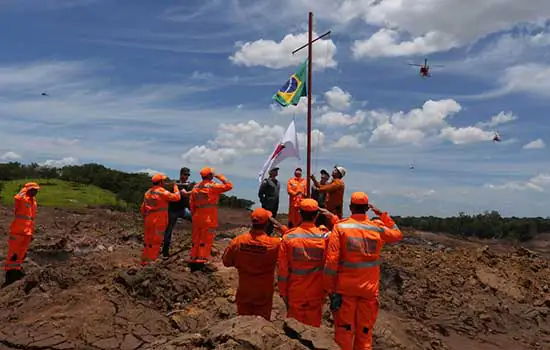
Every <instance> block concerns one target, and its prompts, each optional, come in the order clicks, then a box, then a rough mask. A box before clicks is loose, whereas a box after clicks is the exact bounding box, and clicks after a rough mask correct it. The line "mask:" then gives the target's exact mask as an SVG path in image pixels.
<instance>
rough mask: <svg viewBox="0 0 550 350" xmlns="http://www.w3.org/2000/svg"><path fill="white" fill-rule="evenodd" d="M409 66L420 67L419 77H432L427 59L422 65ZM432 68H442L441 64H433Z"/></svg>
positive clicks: (411, 64)
mask: <svg viewBox="0 0 550 350" xmlns="http://www.w3.org/2000/svg"><path fill="white" fill-rule="evenodd" d="M409 65H410V66H416V67H420V76H421V77H422V78H429V77H431V76H432V75H431V74H430V66H429V65H428V59H427V58H425V59H424V65H421V64H417V63H409ZM432 67H443V65H441V64H434V65H432Z"/></svg>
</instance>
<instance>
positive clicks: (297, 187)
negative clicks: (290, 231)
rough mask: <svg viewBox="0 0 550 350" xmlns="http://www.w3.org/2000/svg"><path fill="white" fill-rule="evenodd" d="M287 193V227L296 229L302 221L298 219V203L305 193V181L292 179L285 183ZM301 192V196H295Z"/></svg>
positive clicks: (296, 178)
mask: <svg viewBox="0 0 550 350" xmlns="http://www.w3.org/2000/svg"><path fill="white" fill-rule="evenodd" d="M287 192H288V226H292V227H296V226H298V225H299V224H300V222H301V221H302V218H301V217H300V202H302V199H304V195H305V193H306V179H304V178H303V177H300V178H298V177H292V178H290V179H288V182H287ZM298 192H301V193H302V194H301V195H297V193H298Z"/></svg>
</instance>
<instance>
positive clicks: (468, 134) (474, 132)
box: [440, 126, 494, 145]
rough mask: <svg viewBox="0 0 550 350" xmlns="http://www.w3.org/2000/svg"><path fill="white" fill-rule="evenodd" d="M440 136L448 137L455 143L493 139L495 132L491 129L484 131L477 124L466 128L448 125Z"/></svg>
mask: <svg viewBox="0 0 550 350" xmlns="http://www.w3.org/2000/svg"><path fill="white" fill-rule="evenodd" d="M440 136H441V137H442V138H443V139H447V140H449V141H451V142H452V143H454V144H455V145H460V144H465V143H473V142H482V141H491V140H493V137H494V134H493V133H492V132H490V131H484V130H482V129H480V128H478V127H476V126H467V127H464V128H455V127H446V128H444V129H442V130H441V134H440Z"/></svg>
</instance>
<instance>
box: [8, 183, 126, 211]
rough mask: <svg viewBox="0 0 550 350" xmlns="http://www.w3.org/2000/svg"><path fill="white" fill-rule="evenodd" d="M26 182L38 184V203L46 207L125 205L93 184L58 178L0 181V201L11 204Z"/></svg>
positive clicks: (109, 192) (113, 195)
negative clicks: (0, 184) (0, 188)
mask: <svg viewBox="0 0 550 350" xmlns="http://www.w3.org/2000/svg"><path fill="white" fill-rule="evenodd" d="M26 182H37V183H39V184H40V195H39V201H38V204H39V205H41V206H42V205H43V206H46V207H60V208H61V207H65V208H85V207H118V208H125V207H126V206H127V205H126V203H125V202H123V201H122V200H120V199H118V198H117V196H116V195H115V194H114V193H113V192H111V191H107V190H104V189H102V188H99V187H96V186H93V185H83V184H79V183H74V182H68V181H63V180H59V179H26V180H12V181H6V182H2V190H1V191H0V198H1V200H2V203H4V204H7V205H12V204H13V196H14V195H15V194H16V193H18V192H19V191H20V190H21V187H23V185H25V183H26Z"/></svg>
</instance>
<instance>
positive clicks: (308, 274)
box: [277, 222, 328, 327]
mask: <svg viewBox="0 0 550 350" xmlns="http://www.w3.org/2000/svg"><path fill="white" fill-rule="evenodd" d="M327 234H328V230H327V229H321V228H318V227H315V224H314V223H313V222H304V223H302V224H301V225H300V226H298V227H296V228H293V229H290V230H289V231H288V232H287V234H285V235H284V237H283V240H282V242H281V248H280V249H279V269H278V273H277V275H278V276H277V280H278V286H279V293H280V294H281V297H282V298H283V299H286V300H287V301H288V311H287V317H291V318H294V319H296V320H298V321H300V322H302V323H304V324H307V325H311V326H314V327H320V326H321V319H322V315H323V304H324V302H325V296H326V294H325V291H324V288H323V267H324V264H325V255H326V254H325V250H326V245H327V237H328V236H327Z"/></svg>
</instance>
